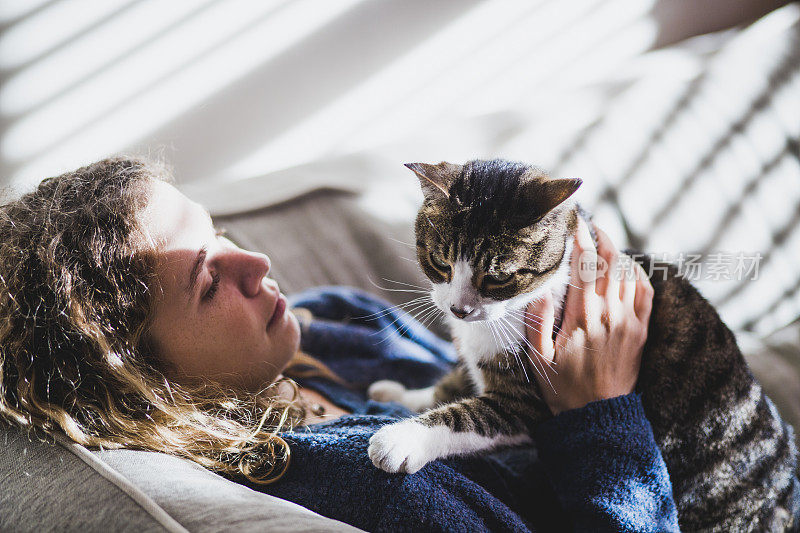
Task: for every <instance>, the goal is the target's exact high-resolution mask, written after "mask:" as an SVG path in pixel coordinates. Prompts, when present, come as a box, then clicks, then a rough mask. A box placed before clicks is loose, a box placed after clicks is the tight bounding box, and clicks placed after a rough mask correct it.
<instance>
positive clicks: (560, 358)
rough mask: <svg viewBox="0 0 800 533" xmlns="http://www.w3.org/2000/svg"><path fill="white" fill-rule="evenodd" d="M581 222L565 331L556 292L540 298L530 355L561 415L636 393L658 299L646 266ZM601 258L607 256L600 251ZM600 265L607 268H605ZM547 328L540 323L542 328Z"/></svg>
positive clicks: (531, 310) (530, 330) (532, 308)
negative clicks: (556, 324) (557, 319)
mask: <svg viewBox="0 0 800 533" xmlns="http://www.w3.org/2000/svg"><path fill="white" fill-rule="evenodd" d="M597 240H598V247H597V250H595V247H594V243H593V242H592V237H591V234H590V233H589V228H588V227H587V226H586V223H585V222H583V220H580V221H579V225H578V231H577V233H576V235H575V248H574V251H573V253H572V262H571V266H572V273H571V276H570V278H571V279H570V283H571V286H570V287H569V291H568V293H567V301H566V309H565V312H564V320H563V324H562V327H561V330H560V331H559V332H558V335H556V338H555V343H554V342H553V321H554V309H553V298H552V296H551V295H550V293H549V292H548V293H547V295H546V297H545V298H543V299H541V300H539V301H537V302H534V303H532V304H531V305H530V306H529V307H528V314H529V316H531V317H532V318H533V320H534V321H535V322H537V324H528V327H527V336H528V340H529V341H530V343H531V350H532V351H533V352H534V353H531V354H530V356H531V357H532V358H533V361H534V366H536V367H538V368H539V370H541V371H543V372H536V373H535V374H536V379H537V381H538V383H539V389H540V390H541V391H542V395H543V396H544V400H545V402H547V405H548V406H549V407H550V410H551V411H552V412H553V414H558V413H560V412H562V411H566V410H568V409H576V408H579V407H583V406H585V405H586V404H588V403H590V402H593V401H596V400H602V399H606V398H613V397H615V396H621V395H624V394H629V393H631V392H633V390H634V387H635V386H636V380H637V379H638V377H639V367H640V365H641V361H642V348H643V347H644V343H645V340H646V339H647V323H648V321H649V320H650V310H651V309H652V303H653V287H652V285H650V280H649V279H648V278H647V276H646V275H645V273H644V270H643V269H642V267H641V266H639V264H638V263H636V262H635V261H632V260H630V258H628V257H627V256H622V257H620V255H619V252H618V251H617V249H616V248H615V247H614V245H613V244H612V243H611V241H610V240H609V238H608V236H607V235H606V234H605V233H603V232H602V231H600V230H599V229H598V230H597ZM598 256H599V257H598ZM598 267H599V268H598ZM537 325H538V326H539V327H538V328H536V326H537Z"/></svg>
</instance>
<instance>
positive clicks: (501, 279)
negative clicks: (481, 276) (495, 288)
mask: <svg viewBox="0 0 800 533" xmlns="http://www.w3.org/2000/svg"><path fill="white" fill-rule="evenodd" d="M514 274H515V272H496V273H494V274H487V275H486V281H488V282H489V283H494V284H495V285H502V284H503V283H508V282H509V281H511V278H513V277H514Z"/></svg>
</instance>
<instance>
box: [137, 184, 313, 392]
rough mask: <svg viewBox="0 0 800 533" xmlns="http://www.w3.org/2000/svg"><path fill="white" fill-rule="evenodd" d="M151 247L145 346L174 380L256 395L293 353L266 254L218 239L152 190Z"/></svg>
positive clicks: (178, 200)
mask: <svg viewBox="0 0 800 533" xmlns="http://www.w3.org/2000/svg"><path fill="white" fill-rule="evenodd" d="M142 222H143V225H144V229H145V231H146V232H148V233H149V236H150V238H151V239H152V240H153V241H154V242H155V243H156V244H157V246H156V249H157V254H158V261H157V266H156V277H157V279H158V282H159V283H158V284H157V286H156V287H155V291H154V295H155V309H154V319H153V324H152V327H151V329H150V338H151V340H152V341H153V344H154V346H155V349H156V351H157V355H158V356H159V357H161V358H162V359H163V360H164V361H165V362H166V363H168V364H169V366H171V367H172V368H174V369H176V370H177V372H178V373H179V374H180V375H183V376H188V377H205V378H211V379H213V380H215V381H218V382H221V383H224V384H234V385H240V386H244V387H246V388H248V389H257V388H259V387H262V386H265V385H268V384H269V383H271V382H272V381H274V380H275V379H276V378H277V377H278V375H279V374H280V373H281V372H282V371H283V369H284V368H285V367H286V364H287V362H288V361H289V359H290V358H291V357H292V355H294V353H295V352H296V351H297V349H298V345H299V341H300V328H299V326H298V324H297V320H296V319H295V317H294V316H293V315H292V314H291V313H290V312H289V311H288V309H287V306H286V298H285V297H284V296H283V295H282V294H281V293H280V291H279V289H278V285H277V284H276V283H275V282H274V281H273V280H271V279H269V278H267V277H266V276H267V273H268V272H269V268H270V264H269V258H268V257H267V256H266V255H264V254H259V253H254V252H248V251H246V250H242V249H241V248H239V247H238V246H236V245H235V244H233V243H232V242H231V241H229V240H228V239H226V238H224V237H222V236H220V235H219V234H218V232H217V231H216V229H215V228H214V226H213V224H212V222H211V218H210V217H209V216H208V212H206V210H205V209H203V208H202V207H201V206H200V205H199V204H196V203H194V202H192V201H191V200H189V199H188V198H186V197H185V196H184V195H183V194H181V193H180V192H178V190H177V189H175V188H174V187H173V186H171V185H169V184H167V183H163V182H155V183H154V184H153V186H152V191H151V193H150V198H149V200H148V204H147V206H146V207H145V209H144V210H143V213H142Z"/></svg>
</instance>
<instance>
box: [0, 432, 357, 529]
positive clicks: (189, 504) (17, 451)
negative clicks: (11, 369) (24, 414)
mask: <svg viewBox="0 0 800 533" xmlns="http://www.w3.org/2000/svg"><path fill="white" fill-rule="evenodd" d="M0 433H1V434H2V437H1V439H2V443H3V446H2V449H0V531H37V532H39V531H55V530H59V531H81V532H89V533H91V532H94V531H98V532H101V531H103V532H104V531H123V532H124V531H131V532H133V531H136V532H140V531H144V532H151V531H152V532H163V531H168V532H186V531H197V532H204V533H210V532H216V531H230V530H232V529H236V530H237V531H243V532H247V531H265V530H269V531H358V530H357V529H355V528H352V527H350V526H348V525H346V524H343V523H341V522H336V521H333V520H330V519H327V518H324V517H322V516H319V515H317V514H315V513H312V512H311V511H309V510H307V509H305V508H303V507H300V506H299V505H296V504H293V503H290V502H287V501H284V500H281V499H279V498H275V497H274V496H269V495H266V494H261V493H259V492H256V491H253V490H251V489H249V488H247V487H244V486H242V485H238V484H236V483H233V482H232V481H228V480H226V479H224V478H222V477H220V476H218V475H216V474H214V473H212V472H209V471H208V470H206V469H204V468H202V467H200V466H199V465H197V464H195V463H192V462H191V461H187V460H183V459H179V458H176V457H172V456H169V455H165V454H160V453H154V452H144V451H134V450H101V451H94V452H90V451H89V450H87V449H86V448H84V447H83V446H80V445H78V444H75V443H71V442H68V441H67V440H66V439H63V440H61V439H58V440H57V441H56V442H53V439H49V442H43V441H42V440H40V439H38V438H35V437H34V438H30V437H29V436H28V434H27V433H26V432H25V431H23V430H20V429H19V428H16V427H9V426H5V425H4V426H1V427H0Z"/></svg>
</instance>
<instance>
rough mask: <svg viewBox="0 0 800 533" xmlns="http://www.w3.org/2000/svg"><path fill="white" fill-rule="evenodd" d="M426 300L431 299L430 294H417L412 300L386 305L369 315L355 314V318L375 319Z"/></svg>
mask: <svg viewBox="0 0 800 533" xmlns="http://www.w3.org/2000/svg"><path fill="white" fill-rule="evenodd" d="M427 300H430V301H433V300H432V299H431V297H430V295H423V296H417V297H416V298H414V299H413V300H409V301H407V302H404V303H401V304H396V305H392V306H389V307H386V308H384V309H382V310H380V311H377V312H375V313H371V314H369V315H364V316H357V317H355V318H356V319H359V320H371V319H377V318H380V317H382V316H385V315H388V314H389V313H392V312H394V311H403V310H404V308H405V307H409V306H412V305H414V304H417V303H420V302H424V301H427Z"/></svg>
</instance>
